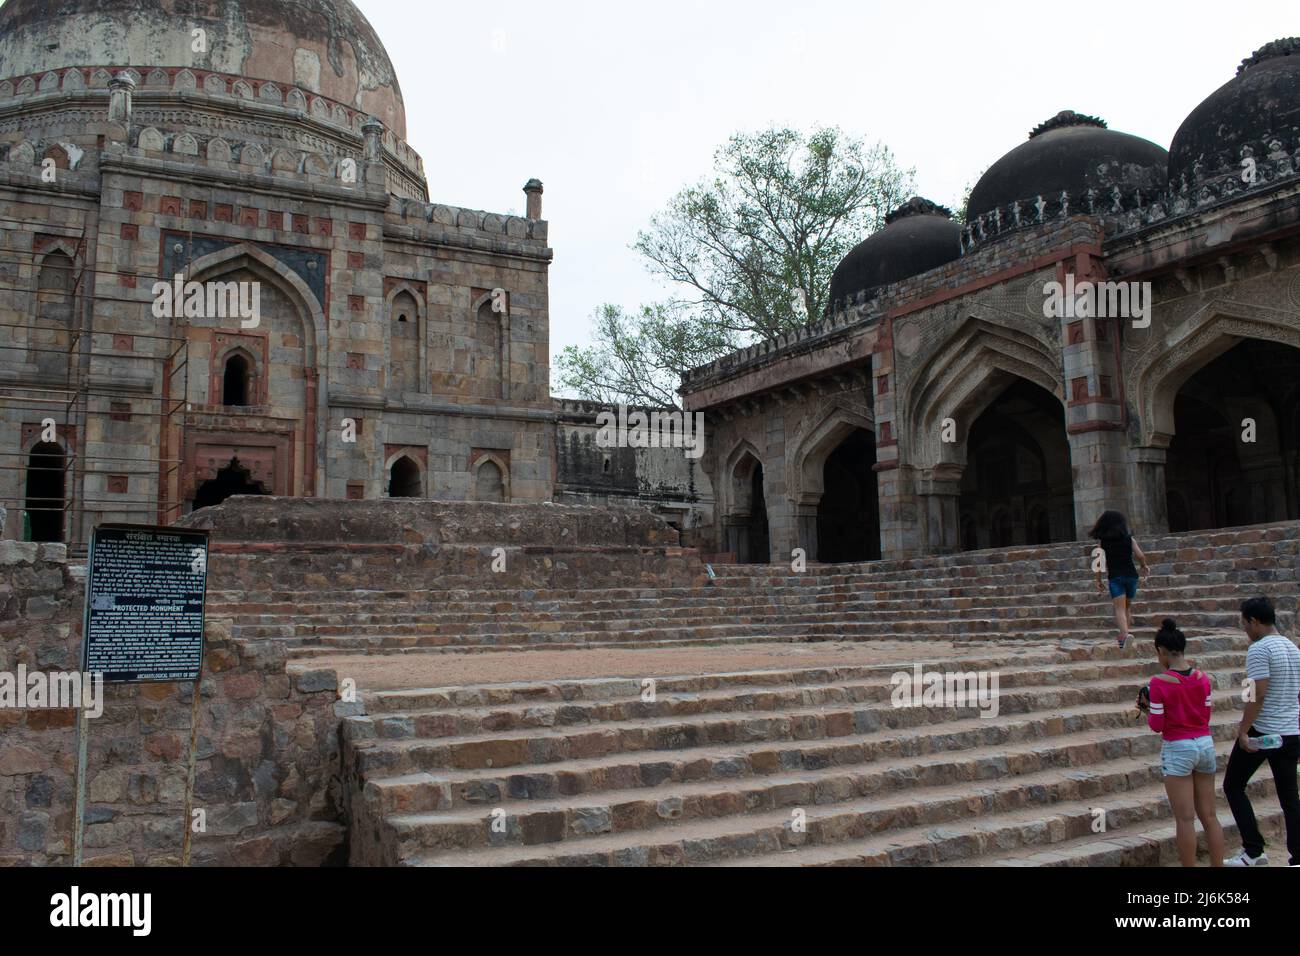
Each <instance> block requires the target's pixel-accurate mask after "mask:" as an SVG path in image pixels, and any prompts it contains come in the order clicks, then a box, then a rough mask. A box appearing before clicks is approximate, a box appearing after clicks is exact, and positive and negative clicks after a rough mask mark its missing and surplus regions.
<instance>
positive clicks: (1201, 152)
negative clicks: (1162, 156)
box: [1169, 37, 1300, 182]
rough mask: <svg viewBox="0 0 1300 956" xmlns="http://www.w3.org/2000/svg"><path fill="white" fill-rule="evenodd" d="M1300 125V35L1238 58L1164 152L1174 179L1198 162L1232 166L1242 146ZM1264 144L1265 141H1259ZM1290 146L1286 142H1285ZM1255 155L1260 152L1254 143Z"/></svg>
mask: <svg viewBox="0 0 1300 956" xmlns="http://www.w3.org/2000/svg"><path fill="white" fill-rule="evenodd" d="M1297 126H1300V38H1297V37H1292V38H1290V39H1287V40H1274V41H1273V42H1272V43H1269V44H1268V45H1266V46H1264V47H1261V48H1260V49H1259V50H1258V51H1257V52H1256V53H1255V55H1254V56H1252V57H1250V58H1249V59H1247V60H1245V61H1243V62H1242V64H1241V67H1240V68H1239V69H1238V70H1237V75H1236V76H1235V77H1234V78H1233V79H1231V80H1229V81H1228V82H1227V83H1225V84H1223V86H1221V87H1219V88H1218V89H1217V90H1215V91H1214V92H1213V93H1211V94H1210V96H1209V97H1208V98H1207V99H1206V100H1205V102H1203V103H1202V104H1201V105H1200V106H1198V107H1196V109H1194V110H1192V112H1191V114H1190V115H1189V116H1188V117H1187V119H1185V120H1183V125H1182V126H1180V127H1179V128H1178V132H1177V133H1175V134H1174V142H1173V146H1172V147H1170V150H1169V180H1170V182H1173V181H1175V180H1178V179H1180V178H1181V177H1182V176H1183V174H1186V175H1187V177H1188V179H1189V180H1190V179H1191V178H1192V170H1193V167H1194V166H1195V164H1196V163H1197V161H1200V162H1201V163H1202V164H1203V165H1204V166H1205V168H1206V171H1213V170H1216V169H1218V168H1220V167H1222V166H1225V165H1232V166H1235V165H1237V164H1238V163H1239V162H1240V160H1241V153H1240V151H1241V148H1242V147H1243V146H1247V145H1252V144H1260V143H1263V142H1264V141H1265V140H1267V139H1271V138H1272V137H1273V136H1279V137H1280V136H1281V135H1282V134H1294V132H1295V129H1296V127H1297ZM1264 145H1267V144H1266V143H1264ZM1288 145H1289V143H1288ZM1254 148H1255V149H1256V153H1255V155H1256V156H1261V157H1262V156H1263V154H1262V153H1260V152H1259V150H1258V146H1255V147H1254Z"/></svg>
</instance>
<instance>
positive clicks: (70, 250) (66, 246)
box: [36, 239, 80, 274]
mask: <svg viewBox="0 0 1300 956" xmlns="http://www.w3.org/2000/svg"><path fill="white" fill-rule="evenodd" d="M52 252H61V253H63V254H64V255H65V256H67V257H68V258H69V259H71V260H72V261H73V262H74V263H75V262H76V261H77V258H78V256H79V255H80V250H78V248H77V246H76V245H74V244H73V243H71V242H68V240H66V239H51V240H49V242H48V243H46V244H45V246H44V247H43V248H42V249H41V255H40V259H39V260H38V262H37V266H36V271H37V273H38V274H39V272H40V268H41V266H42V265H43V264H44V262H45V260H46V259H47V258H49V255H50V253H52Z"/></svg>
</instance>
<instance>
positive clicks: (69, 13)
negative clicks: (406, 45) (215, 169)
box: [0, 0, 406, 139]
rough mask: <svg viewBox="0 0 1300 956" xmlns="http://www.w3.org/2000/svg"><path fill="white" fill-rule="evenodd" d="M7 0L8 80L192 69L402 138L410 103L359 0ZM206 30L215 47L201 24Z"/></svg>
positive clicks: (1, 46) (1, 31)
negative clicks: (70, 70)
mask: <svg viewBox="0 0 1300 956" xmlns="http://www.w3.org/2000/svg"><path fill="white" fill-rule="evenodd" d="M183 6H190V5H188V4H178V3H175V2H173V0H7V2H6V3H5V4H4V6H3V7H0V78H9V77H16V76H26V75H28V74H38V75H39V74H41V73H44V72H46V71H47V70H56V69H59V68H62V67H71V66H80V67H95V66H105V67H128V66H130V67H134V68H135V69H136V70H137V71H140V72H142V73H144V72H147V71H148V70H149V69H152V68H154V67H189V68H191V69H199V70H210V71H212V72H215V73H227V74H234V75H236V76H243V77H248V78H250V79H254V80H270V81H272V82H274V83H276V84H278V85H280V86H282V87H283V88H285V89H288V88H290V87H295V86H296V87H298V88H299V89H302V90H305V91H309V92H312V93H318V94H320V95H321V96H325V97H328V98H329V99H332V100H336V101H338V102H340V103H343V104H345V105H347V106H350V107H352V108H354V109H357V110H361V111H363V112H365V113H369V114H370V115H372V116H375V117H376V118H377V119H379V121H380V122H382V123H383V124H384V125H385V126H386V127H387V128H388V129H390V130H391V131H392V132H393V133H394V134H395V135H396V136H398V137H399V138H401V139H405V138H406V111H405V108H404V107H403V105H402V91H401V89H400V87H399V86H398V84H397V75H396V73H395V72H394V71H393V64H392V63H391V62H390V61H389V59H388V53H387V52H386V51H385V50H384V45H383V44H382V43H381V42H380V41H379V37H378V36H377V35H376V34H375V31H374V28H373V27H371V26H370V24H369V23H368V22H367V21H366V18H365V17H364V16H362V15H361V11H359V10H358V9H357V8H356V7H355V6H353V5H352V3H351V2H350V0H205V2H203V3H200V4H193V5H192V6H193V7H194V8H195V10H196V11H197V12H195V13H193V14H191V13H188V12H185V11H183V10H181V9H179V8H181V7H183ZM199 28H202V29H203V30H205V31H206V33H207V52H204V53H196V52H194V51H193V49H192V44H193V39H192V31H194V30H195V29H199Z"/></svg>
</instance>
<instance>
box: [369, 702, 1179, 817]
mask: <svg viewBox="0 0 1300 956" xmlns="http://www.w3.org/2000/svg"><path fill="white" fill-rule="evenodd" d="M1135 728H1140V731H1141V733H1142V734H1146V727H1145V724H1140V723H1136V722H1135V720H1134V718H1133V712H1132V711H1131V710H1128V709H1124V708H1122V707H1121V706H1119V705H1117V704H1116V703H1115V702H1113V701H1107V702H1104V703H1097V704H1084V705H1081V706H1078V707H1072V708H1069V709H1068V710H1067V711H1066V712H1065V713H1055V712H1051V711H1039V712H1031V713H1028V714H1017V715H1013V716H1010V717H1002V716H999V717H998V718H996V719H988V718H981V717H972V718H966V719H964V720H954V721H950V722H948V723H946V724H944V725H943V726H942V727H934V726H931V725H921V726H917V727H913V728H889V729H886V730H882V731H877V732H874V733H869V734H852V735H849V736H847V737H833V738H827V739H822V740H795V741H777V742H770V741H759V742H756V743H749V744H729V745H716V746H712V747H707V746H706V747H696V748H693V749H691V750H689V751H686V752H682V753H667V754H664V753H648V754H644V755H640V756H638V755H636V754H632V755H616V756H613V757H598V758H586V759H579V760H568V761H561V762H559V763H556V764H552V765H547V766H543V767H522V768H518V769H517V770H507V771H499V770H496V769H492V768H488V769H483V770H471V771H442V770H438V771H424V772H419V773H414V774H405V775H402V776H396V777H374V778H371V779H370V780H369V781H367V783H366V793H365V796H366V799H367V801H368V802H369V804H370V805H371V807H372V809H373V810H374V811H375V812H376V813H381V814H382V813H404V812H418V811H434V810H440V811H446V810H453V809H456V808H460V807H475V808H478V809H480V810H481V809H482V808H483V807H485V806H486V807H492V808H496V807H499V806H504V805H505V804H507V803H509V802H511V801H520V800H537V799H556V798H559V797H561V796H570V797H577V796H579V795H590V794H601V793H603V792H605V791H608V790H611V789H622V790H630V789H636V790H651V789H656V788H662V787H663V786H666V785H672V784H682V783H695V782H701V781H713V782H715V783H716V782H717V781H722V780H727V781H744V780H752V781H759V782H761V781H762V780H764V779H766V778H767V777H768V776H770V775H773V774H789V773H798V772H803V771H822V770H828V769H835V768H845V767H850V768H852V767H858V766H862V765H868V764H878V763H886V762H890V763H892V765H895V766H908V765H910V764H908V763H907V762H908V761H913V762H914V761H916V760H920V759H926V758H930V757H933V758H934V759H936V760H937V759H938V758H939V757H940V756H943V755H951V754H953V753H967V754H970V753H980V754H984V755H987V754H989V753H993V754H994V755H997V754H1001V753H1004V751H1003V749H1002V748H1008V747H1014V746H1016V745H1019V744H1024V745H1026V746H1027V747H1028V748H1029V749H1030V752H1036V751H1037V750H1038V749H1040V748H1042V747H1049V746H1054V745H1058V744H1061V742H1062V741H1063V740H1064V741H1066V742H1069V741H1072V740H1074V739H1075V735H1079V734H1085V735H1086V734H1089V733H1093V734H1100V737H1099V738H1095V739H1094V741H1093V742H1098V740H1099V741H1100V742H1101V747H1100V750H1099V753H1102V754H1105V753H1108V752H1109V751H1108V750H1107V748H1109V747H1112V746H1114V745H1112V744H1110V743H1107V742H1106V741H1109V740H1111V739H1116V738H1117V735H1118V736H1122V735H1124V734H1126V733H1128V732H1130V731H1134V730H1135ZM1150 736H1152V737H1153V738H1154V736H1155V735H1154V734H1152V735H1150ZM1067 738H1068V740H1067ZM995 748H996V749H995ZM1021 763H1023V761H1021V760H1019V758H1018V759H1017V765H1019V764H1021ZM753 785H755V786H757V785H758V783H754V784H753Z"/></svg>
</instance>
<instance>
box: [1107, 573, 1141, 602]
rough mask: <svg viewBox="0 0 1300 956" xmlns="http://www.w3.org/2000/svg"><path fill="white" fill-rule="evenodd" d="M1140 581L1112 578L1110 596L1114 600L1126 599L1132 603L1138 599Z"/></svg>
mask: <svg viewBox="0 0 1300 956" xmlns="http://www.w3.org/2000/svg"><path fill="white" fill-rule="evenodd" d="M1137 594H1138V579H1137V578H1128V577H1125V578H1111V579H1110V596H1111V599H1112V600H1113V599H1114V598H1120V597H1126V598H1128V599H1129V600H1130V601H1131V600H1133V599H1134V598H1135V597H1137Z"/></svg>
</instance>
